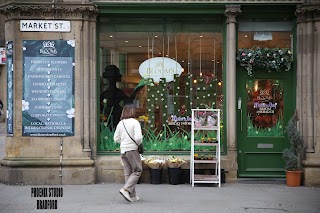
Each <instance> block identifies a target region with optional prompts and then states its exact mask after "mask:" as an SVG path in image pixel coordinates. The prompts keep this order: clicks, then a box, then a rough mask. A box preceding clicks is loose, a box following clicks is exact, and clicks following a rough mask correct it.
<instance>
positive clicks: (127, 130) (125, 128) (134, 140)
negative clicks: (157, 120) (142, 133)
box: [122, 121, 138, 145]
mask: <svg viewBox="0 0 320 213" xmlns="http://www.w3.org/2000/svg"><path fill="white" fill-rule="evenodd" d="M122 124H123V126H124V129H125V130H126V132H127V133H128V135H129V137H130V138H131V140H133V142H135V144H137V142H136V141H135V140H134V139H133V138H132V137H131V135H130V134H129V132H128V130H127V128H126V126H125V125H124V122H123V121H122ZM137 145H138V144H137Z"/></svg>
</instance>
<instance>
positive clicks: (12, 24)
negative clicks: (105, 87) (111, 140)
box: [0, 1, 98, 184]
mask: <svg viewBox="0 0 320 213" xmlns="http://www.w3.org/2000/svg"><path fill="white" fill-rule="evenodd" d="M0 13H1V14H4V15H5V16H6V24H5V33H6V36H5V37H6V40H7V41H13V45H14V69H15V72H14V84H13V85H14V132H13V137H6V156H5V158H4V159H3V160H1V159H0V165H1V166H0V181H1V182H7V183H10V184H18V183H24V184H89V183H94V182H95V169H94V161H93V160H92V158H93V153H92V150H93V149H91V147H93V145H94V144H95V143H96V132H97V131H96V128H97V125H96V119H97V118H96V117H97V106H96V74H95V73H96V66H95V63H96V49H95V48H96V47H95V46H96V42H95V40H96V36H95V32H96V31H95V24H96V16H97V14H98V10H97V7H96V6H95V5H94V4H92V3H85V2H83V1H73V2H72V3H70V2H66V3H65V2H61V1H59V2H56V1H54V2H41V3H37V4H35V3H32V2H25V1H21V2H19V1H14V2H9V3H7V4H5V5H3V6H0ZM23 19H25V20H67V21H70V24H71V31H70V32H21V31H20V20H23ZM60 39H62V40H75V73H74V89H75V92H74V94H75V98H74V101H75V124H74V136H69V137H26V136H22V110H21V109H22V106H21V103H22V93H23V91H22V89H23V88H22V84H21V82H22V76H23V73H22V72H23V61H22V59H23V58H22V41H23V40H60ZM35 168H36V172H35Z"/></svg>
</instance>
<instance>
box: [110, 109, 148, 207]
mask: <svg viewBox="0 0 320 213" xmlns="http://www.w3.org/2000/svg"><path fill="white" fill-rule="evenodd" d="M135 114H136V110H135V107H134V106H133V105H125V106H124V107H123V110H122V114H121V117H120V122H119V123H118V125H117V128H116V131H115V133H114V141H115V142H117V143H120V151H121V160H122V163H123V170H124V177H125V184H124V186H123V188H122V189H120V194H121V195H122V196H123V197H124V198H125V199H126V200H127V201H129V202H134V201H138V200H139V197H138V196H137V195H136V189H135V188H136V184H137V183H138V181H139V178H140V175H141V172H142V163H141V159H140V154H139V152H138V145H139V144H140V143H142V131H141V126H140V123H139V122H138V121H137V120H136V119H135Z"/></svg>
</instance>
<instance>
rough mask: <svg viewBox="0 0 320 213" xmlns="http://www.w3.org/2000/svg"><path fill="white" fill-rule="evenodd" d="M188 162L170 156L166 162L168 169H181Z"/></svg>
mask: <svg viewBox="0 0 320 213" xmlns="http://www.w3.org/2000/svg"><path fill="white" fill-rule="evenodd" d="M186 163H187V162H186V161H185V160H183V159H182V158H176V157H174V156H170V157H169V158H168V159H167V160H166V164H167V167H168V168H181V167H182V166H183V165H184V164H186Z"/></svg>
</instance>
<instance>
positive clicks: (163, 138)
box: [99, 19, 223, 151]
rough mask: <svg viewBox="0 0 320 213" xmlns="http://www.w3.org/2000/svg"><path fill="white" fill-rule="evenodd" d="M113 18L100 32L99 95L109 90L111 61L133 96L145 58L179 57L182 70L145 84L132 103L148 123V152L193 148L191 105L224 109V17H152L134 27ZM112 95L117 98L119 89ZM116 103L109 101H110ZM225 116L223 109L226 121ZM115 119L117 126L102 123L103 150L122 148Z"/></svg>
mask: <svg viewBox="0 0 320 213" xmlns="http://www.w3.org/2000/svg"><path fill="white" fill-rule="evenodd" d="M109 21H110V20H104V23H103V25H104V26H102V30H101V31H100V35H99V37H100V49H101V51H100V52H101V55H100V62H101V65H100V66H101V70H100V78H101V79H102V80H101V82H102V84H103V86H102V87H101V91H100V94H106V93H104V92H105V91H107V90H108V89H110V83H109V80H108V79H107V78H106V77H104V72H105V70H104V69H105V67H106V66H107V65H115V66H116V67H117V68H119V70H120V74H121V75H122V78H121V81H118V82H117V85H116V86H117V88H118V89H121V91H123V92H124V93H125V94H126V95H127V96H130V95H131V94H132V93H133V91H134V88H135V87H136V86H137V85H138V84H139V82H140V81H141V79H142V77H141V76H140V74H139V66H140V65H141V64H142V63H143V62H144V61H145V60H147V59H151V58H155V57H165V58H170V59H173V60H175V61H176V62H178V63H179V64H180V65H181V66H182V74H181V75H175V76H174V80H173V81H171V82H166V81H161V80H160V81H159V82H154V84H149V85H146V86H144V87H143V89H141V90H140V91H139V92H138V93H137V95H136V96H135V98H134V100H133V103H134V104H135V105H136V106H137V115H136V118H137V119H138V120H139V121H140V123H141V125H142V127H143V131H144V145H145V148H146V150H147V151H170V150H176V151H186V150H190V148H191V146H190V135H191V132H190V129H191V108H206V107H209V108H219V109H221V110H222V109H223V94H222V79H223V66H222V64H223V61H222V58H223V45H222V43H223V34H222V33H221V32H219V31H218V30H221V29H220V28H219V27H217V26H220V24H219V22H214V20H211V19H210V20H207V21H205V22H204V21H202V20H197V21H195V20H193V21H192V22H188V21H187V20H183V19H182V20H169V21H167V22H166V21H164V20H162V21H161V22H158V23H157V24H156V25H153V24H154V23H156V22H155V20H153V19H150V20H149V21H146V22H139V26H133V25H132V24H130V23H134V22H132V20H123V19H119V20H118V21H117V20H116V19H113V22H109ZM195 22H196V23H195ZM128 23H129V24H128ZM195 25H197V28H195V27H194V26H195ZM147 77H148V76H147ZM118 80H119V79H118ZM109 94H111V98H110V99H112V98H113V96H114V93H109ZM104 98H106V97H103V98H101V97H100V100H103V99H104ZM106 99H107V98H106ZM114 102H115V101H113V102H112V101H110V100H109V101H107V103H106V105H108V104H109V105H111V104H112V103H114ZM103 105H104V104H103V103H101V112H100V113H101V117H102V121H108V115H109V114H108V113H106V112H109V111H110V110H104V109H103ZM123 105H124V101H120V102H119V101H117V104H116V105H112V106H110V107H109V108H110V109H111V107H114V108H113V111H115V109H116V107H123ZM118 111H120V110H118ZM222 117H223V112H221V120H223V118H222ZM111 120H113V121H114V119H109V121H111ZM116 124H117V123H116V122H113V123H112V128H107V127H106V126H108V127H110V125H109V123H106V122H105V123H102V124H101V142H100V150H105V151H115V150H117V149H119V147H118V146H115V145H114V144H113V131H114V127H115V126H116Z"/></svg>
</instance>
